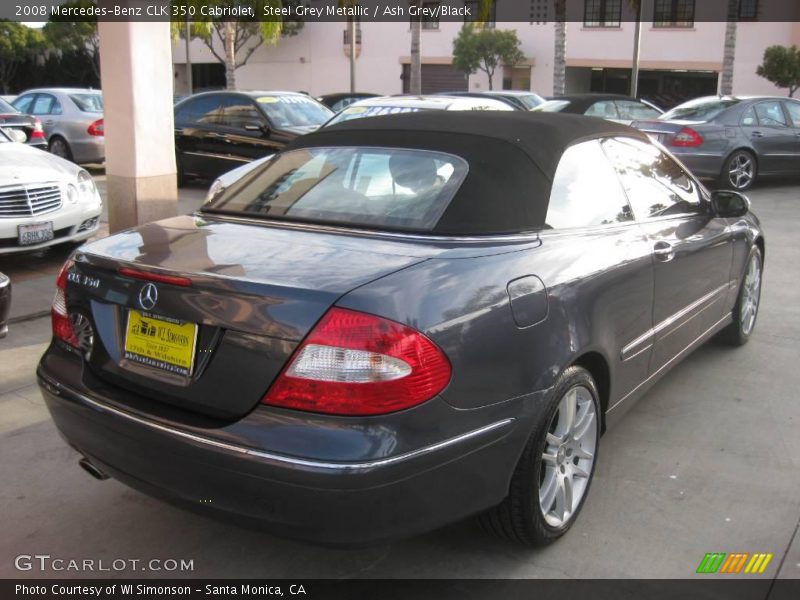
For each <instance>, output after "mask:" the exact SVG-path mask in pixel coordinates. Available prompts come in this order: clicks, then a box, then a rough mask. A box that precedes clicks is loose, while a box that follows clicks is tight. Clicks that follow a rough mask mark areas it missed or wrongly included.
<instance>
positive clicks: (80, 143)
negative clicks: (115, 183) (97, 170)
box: [69, 135, 106, 165]
mask: <svg viewBox="0 0 800 600" xmlns="http://www.w3.org/2000/svg"><path fill="white" fill-rule="evenodd" d="M69 144H70V150H72V159H73V160H74V161H75V162H76V163H77V164H79V165H82V164H85V163H102V162H103V161H104V160H105V159H106V139H105V137H103V136H102V135H98V136H88V135H87V136H86V137H84V138H79V139H75V140H70V141H69Z"/></svg>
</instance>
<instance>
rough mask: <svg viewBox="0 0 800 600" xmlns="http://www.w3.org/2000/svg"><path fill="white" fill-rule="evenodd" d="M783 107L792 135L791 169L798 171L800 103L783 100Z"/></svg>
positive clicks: (799, 160)
mask: <svg viewBox="0 0 800 600" xmlns="http://www.w3.org/2000/svg"><path fill="white" fill-rule="evenodd" d="M783 105H784V107H785V108H786V113H787V114H788V115H789V124H790V125H791V127H792V132H793V133H794V158H793V159H792V169H793V170H794V171H797V170H798V169H800V102H798V101H797V100H784V101H783Z"/></svg>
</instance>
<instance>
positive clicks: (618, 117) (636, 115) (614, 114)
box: [533, 94, 663, 125]
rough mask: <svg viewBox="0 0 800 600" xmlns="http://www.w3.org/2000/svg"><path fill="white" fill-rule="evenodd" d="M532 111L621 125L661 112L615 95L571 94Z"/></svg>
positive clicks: (653, 116)
mask: <svg viewBox="0 0 800 600" xmlns="http://www.w3.org/2000/svg"><path fill="white" fill-rule="evenodd" d="M533 110H536V111H541V112H560V113H568V114H572V115H586V116H587V117H600V118H602V119H608V120H609V121H614V122H616V123H622V124H623V125H630V124H631V123H632V122H633V121H636V120H641V119H656V118H658V117H659V116H660V115H661V113H662V112H663V111H662V110H661V109H660V108H658V107H657V106H655V105H653V104H650V103H649V102H647V101H645V100H637V99H636V98H631V97H629V96H620V95H617V94H572V95H567V96H558V97H557V98H551V99H548V100H547V102H545V103H544V104H540V105H539V106H536V107H534V108H533Z"/></svg>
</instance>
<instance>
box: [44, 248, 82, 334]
mask: <svg viewBox="0 0 800 600" xmlns="http://www.w3.org/2000/svg"><path fill="white" fill-rule="evenodd" d="M74 264H75V263H74V261H72V260H71V259H70V260H67V262H65V263H64V266H62V267H61V270H60V271H59V272H58V277H56V295H55V296H54V297H53V306H52V307H51V309H50V316H51V320H52V323H53V337H55V338H57V339H59V340H61V341H63V342H66V343H67V344H69V345H70V346H74V347H75V348H77V347H78V338H77V337H75V331H74V330H73V329H72V323H71V322H70V320H69V314H68V313H67V273H68V272H69V270H70V269H71V268H72V265H74Z"/></svg>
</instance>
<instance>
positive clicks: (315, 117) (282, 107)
mask: <svg viewBox="0 0 800 600" xmlns="http://www.w3.org/2000/svg"><path fill="white" fill-rule="evenodd" d="M255 100H256V102H258V105H259V106H260V107H261V109H262V110H263V111H264V112H265V113H267V116H268V117H269V120H270V121H271V122H272V124H273V125H274V126H275V127H277V128H278V129H286V128H292V127H317V126H319V125H322V124H323V123H324V122H325V121H327V120H328V119H330V118H331V116H332V115H333V111H332V110H330V109H329V108H328V107H327V106H325V105H324V104H321V103H319V102H317V101H316V100H314V99H313V98H309V97H308V96H303V95H300V94H298V95H291V96H288V95H287V96H269V95H266V96H256V97H255Z"/></svg>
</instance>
